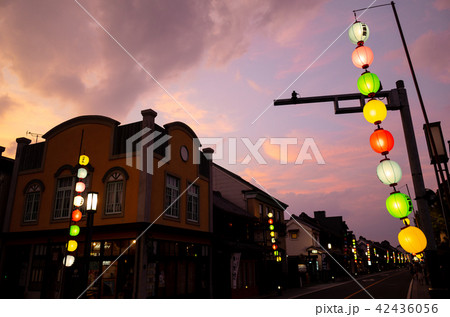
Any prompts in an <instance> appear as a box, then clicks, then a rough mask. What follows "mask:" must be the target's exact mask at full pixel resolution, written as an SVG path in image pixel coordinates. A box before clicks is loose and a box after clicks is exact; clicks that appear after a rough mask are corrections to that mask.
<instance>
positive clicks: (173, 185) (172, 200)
mask: <svg viewBox="0 0 450 317" xmlns="http://www.w3.org/2000/svg"><path fill="white" fill-rule="evenodd" d="M179 194H180V180H179V179H178V178H176V177H173V176H171V175H166V197H165V198H166V199H165V202H166V204H165V209H164V210H165V211H166V212H165V215H166V216H169V217H174V218H179V217H180V208H179V205H180V204H179Z"/></svg>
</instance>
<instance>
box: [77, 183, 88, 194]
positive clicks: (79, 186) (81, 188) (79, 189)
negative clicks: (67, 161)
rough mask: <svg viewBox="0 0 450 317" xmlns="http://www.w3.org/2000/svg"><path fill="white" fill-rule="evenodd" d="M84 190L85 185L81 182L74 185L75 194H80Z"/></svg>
mask: <svg viewBox="0 0 450 317" xmlns="http://www.w3.org/2000/svg"><path fill="white" fill-rule="evenodd" d="M85 189H86V185H85V184H84V183H83V182H77V183H76V184H75V191H76V192H77V193H82V192H84V190H85Z"/></svg>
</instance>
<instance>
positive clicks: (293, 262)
mask: <svg viewBox="0 0 450 317" xmlns="http://www.w3.org/2000/svg"><path fill="white" fill-rule="evenodd" d="M286 232H287V236H286V253H287V255H288V257H287V259H288V271H289V279H288V280H289V283H290V285H289V286H291V287H299V286H302V285H304V284H306V283H309V282H311V281H317V280H319V279H320V271H321V270H322V255H323V254H325V253H324V250H323V249H322V247H321V246H320V244H319V241H320V226H319V223H318V222H317V221H316V220H315V219H314V218H311V217H309V216H308V215H307V214H305V213H304V212H302V213H301V214H300V215H299V216H296V215H291V218H290V219H289V220H287V223H286Z"/></svg>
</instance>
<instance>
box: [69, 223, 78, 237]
mask: <svg viewBox="0 0 450 317" xmlns="http://www.w3.org/2000/svg"><path fill="white" fill-rule="evenodd" d="M79 233H80V227H78V226H77V225H71V226H70V229H69V234H70V235H71V236H72V237H76V236H77V235H78V234H79Z"/></svg>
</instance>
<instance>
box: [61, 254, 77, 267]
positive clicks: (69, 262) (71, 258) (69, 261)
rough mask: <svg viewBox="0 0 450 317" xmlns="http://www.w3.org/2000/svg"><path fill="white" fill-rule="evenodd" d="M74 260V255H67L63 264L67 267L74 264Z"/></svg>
mask: <svg viewBox="0 0 450 317" xmlns="http://www.w3.org/2000/svg"><path fill="white" fill-rule="evenodd" d="M74 262H75V257H74V256H73V255H66V256H65V257H64V259H63V265H64V266H67V267H69V266H72V265H73V263H74Z"/></svg>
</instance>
